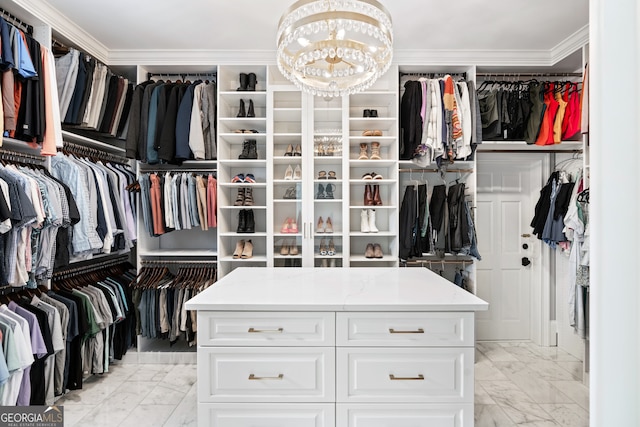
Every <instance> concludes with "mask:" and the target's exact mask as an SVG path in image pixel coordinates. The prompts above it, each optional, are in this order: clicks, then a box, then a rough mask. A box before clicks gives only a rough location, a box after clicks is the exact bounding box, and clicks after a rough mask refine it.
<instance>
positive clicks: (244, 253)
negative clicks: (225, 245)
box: [233, 240, 253, 259]
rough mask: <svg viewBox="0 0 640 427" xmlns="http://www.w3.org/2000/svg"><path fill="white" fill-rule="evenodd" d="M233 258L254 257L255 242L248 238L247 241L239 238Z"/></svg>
mask: <svg viewBox="0 0 640 427" xmlns="http://www.w3.org/2000/svg"><path fill="white" fill-rule="evenodd" d="M233 258H234V259H238V258H242V259H247V258H253V243H252V242H251V240H247V241H246V242H245V241H244V240H239V241H238V242H237V243H236V250H235V251H233Z"/></svg>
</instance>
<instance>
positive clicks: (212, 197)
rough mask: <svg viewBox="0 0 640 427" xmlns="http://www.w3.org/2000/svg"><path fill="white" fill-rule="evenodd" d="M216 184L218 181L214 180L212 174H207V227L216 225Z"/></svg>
mask: <svg viewBox="0 0 640 427" xmlns="http://www.w3.org/2000/svg"><path fill="white" fill-rule="evenodd" d="M217 186H218V181H216V179H215V178H214V177H213V175H209V179H208V180H207V221H208V225H209V227H217V226H218V219H217V217H216V205H217V203H218V194H217Z"/></svg>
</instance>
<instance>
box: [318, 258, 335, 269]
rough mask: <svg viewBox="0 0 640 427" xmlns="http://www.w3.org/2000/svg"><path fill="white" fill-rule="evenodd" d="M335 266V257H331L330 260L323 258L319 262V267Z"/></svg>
mask: <svg viewBox="0 0 640 427" xmlns="http://www.w3.org/2000/svg"><path fill="white" fill-rule="evenodd" d="M335 266H336V259H335V258H331V259H330V260H327V259H326V258H323V259H322V263H321V264H320V267H335Z"/></svg>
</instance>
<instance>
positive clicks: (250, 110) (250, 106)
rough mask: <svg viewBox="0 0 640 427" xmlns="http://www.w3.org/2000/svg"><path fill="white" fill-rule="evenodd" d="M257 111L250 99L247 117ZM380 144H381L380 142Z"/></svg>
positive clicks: (252, 115) (254, 114) (253, 115)
mask: <svg viewBox="0 0 640 427" xmlns="http://www.w3.org/2000/svg"><path fill="white" fill-rule="evenodd" d="M255 116H256V111H255V110H254V109H253V99H250V100H249V109H248V110H247V117H255ZM378 145H380V144H378Z"/></svg>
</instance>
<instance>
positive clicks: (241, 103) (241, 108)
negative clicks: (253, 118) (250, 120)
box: [236, 99, 247, 117]
mask: <svg viewBox="0 0 640 427" xmlns="http://www.w3.org/2000/svg"><path fill="white" fill-rule="evenodd" d="M236 117H247V112H246V110H245V108H244V99H241V100H240V110H239V111H238V115H237V116H236Z"/></svg>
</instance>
